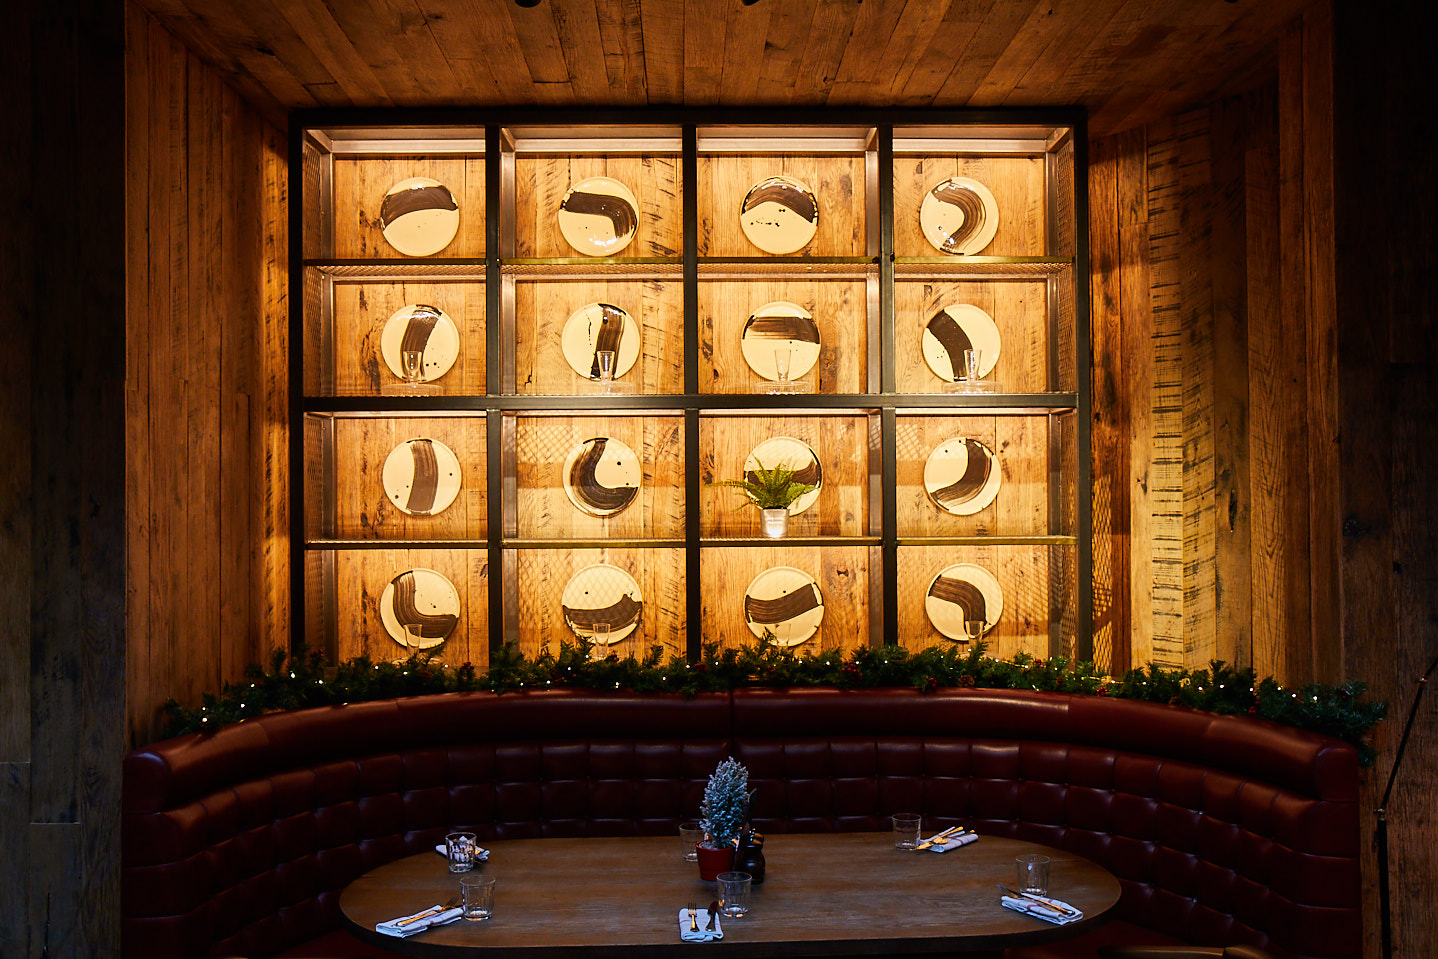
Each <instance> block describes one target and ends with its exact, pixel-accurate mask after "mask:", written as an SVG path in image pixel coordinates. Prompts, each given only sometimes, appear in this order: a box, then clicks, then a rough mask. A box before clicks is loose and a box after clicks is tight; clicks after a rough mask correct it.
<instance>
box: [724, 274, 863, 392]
mask: <svg viewBox="0 0 1438 959" xmlns="http://www.w3.org/2000/svg"><path fill="white" fill-rule="evenodd" d="M775 300H785V301H787V302H790V303H795V304H798V305H799V306H802V307H803V308H804V309H806V310H808V311H809V313H810V314H811V315H812V316H813V317H814V323H815V325H816V326H818V328H819V345H820V351H819V359H818V362H817V363H816V364H815V365H814V368H813V369H812V370H810V371H809V372H808V373H805V374H804V375H803V376H802V377H799V378H800V379H804V380H807V381H808V382H809V383H811V384H813V387H814V391H815V392H817V393H863V392H864V391H865V390H866V389H867V380H868V369H869V360H868V352H869V349H868V347H869V335H868V333H869V329H868V326H869V324H868V314H867V310H868V294H867V290H866V286H865V283H864V281H863V280H812V281H811V280H746V281H735V282H718V281H708V282H701V283H700V284H699V355H700V357H701V360H700V369H699V391H700V392H701V393H759V392H762V391H763V384H764V382H765V380H764V378H763V377H761V376H760V375H759V374H757V373H755V372H754V370H753V369H751V368H750V366H749V364H748V363H747V362H745V360H744V353H743V350H742V348H741V346H740V342H741V340H742V338H743V335H744V324H745V323H747V322H748V321H749V317H750V316H752V315H753V314H754V312H755V311H756V310H758V309H759V307H761V306H763V305H764V304H766V303H771V302H773V301H775Z"/></svg>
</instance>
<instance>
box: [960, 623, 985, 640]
mask: <svg viewBox="0 0 1438 959" xmlns="http://www.w3.org/2000/svg"><path fill="white" fill-rule="evenodd" d="M988 625H989V624H988V623H987V622H985V621H984V620H982V619H966V620H964V639H965V640H966V641H969V642H973V641H974V640H978V639H981V638H983V635H984V629H985V628H986V627H987V626H988Z"/></svg>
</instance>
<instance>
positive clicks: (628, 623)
mask: <svg viewBox="0 0 1438 959" xmlns="http://www.w3.org/2000/svg"><path fill="white" fill-rule="evenodd" d="M559 601H560V603H561V605H562V606H563V612H564V622H565V624H566V625H568V626H569V628H570V629H571V630H573V632H574V635H576V636H582V637H584V638H586V639H592V638H593V636H594V624H595V623H608V624H609V643H610V645H613V644H614V643H617V642H619V641H620V640H621V639H624V638H625V637H627V636H628V635H629V634H631V633H633V632H634V631H635V630H636V629H638V628H639V620H640V617H641V616H642V615H643V614H644V594H643V593H642V592H640V589H639V584H638V583H636V582H635V581H634V577H633V576H630V575H629V574H628V573H626V572H625V571H624V570H622V569H620V568H619V567H618V566H609V565H607V564H604V563H596V564H595V565H593V566H586V567H584V568H583V569H581V570H579V571H578V572H576V573H575V574H574V575H573V576H571V577H570V578H569V582H568V583H566V584H565V586H564V592H563V593H562V594H561V595H560V599H559Z"/></svg>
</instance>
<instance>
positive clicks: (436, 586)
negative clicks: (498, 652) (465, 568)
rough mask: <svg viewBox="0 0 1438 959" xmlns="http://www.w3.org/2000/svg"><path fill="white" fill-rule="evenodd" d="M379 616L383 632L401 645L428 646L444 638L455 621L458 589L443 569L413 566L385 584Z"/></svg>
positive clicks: (452, 630)
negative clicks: (435, 569)
mask: <svg viewBox="0 0 1438 959" xmlns="http://www.w3.org/2000/svg"><path fill="white" fill-rule="evenodd" d="M406 577H408V581H407V582H406ZM406 597H408V598H407V599H406ZM379 617H380V622H382V623H384V629H385V632H387V633H389V635H390V638H392V639H393V640H394V641H395V642H397V643H399V644H400V645H401V646H404V647H407V648H410V649H429V648H431V647H433V646H438V645H439V644H440V643H442V642H444V641H445V640H446V639H448V638H449V634H450V633H452V632H454V627H455V626H457V625H458V624H459V591H458V590H456V589H455V588H454V584H453V583H451V582H450V581H449V579H448V578H447V577H446V576H445V575H444V574H443V573H438V572H435V571H434V570H432V569H425V568H423V567H418V566H417V567H415V568H414V569H409V570H405V571H404V572H403V573H400V574H399V575H398V576H396V577H395V578H394V579H392V580H390V581H389V583H388V584H387V585H386V586H385V588H384V592H383V593H381V594H380V597H379ZM406 626H409V627H410V630H411V631H408V632H407V631H406V629H405V627H406ZM414 630H417V631H418V632H417V633H416V632H414Z"/></svg>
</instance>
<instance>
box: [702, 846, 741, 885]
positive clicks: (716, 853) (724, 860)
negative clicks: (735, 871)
mask: <svg viewBox="0 0 1438 959" xmlns="http://www.w3.org/2000/svg"><path fill="white" fill-rule="evenodd" d="M694 851H695V852H697V853H698V854H699V878H700V879H703V880H704V881H705V882H713V881H714V880H715V879H717V878H719V874H720V873H721V872H728V871H729V870H730V869H732V868H734V847H733V846H721V847H719V848H717V849H716V848H714V847H712V846H706V845H704V843H702V842H701V843H698V844H696V845H695V846H694Z"/></svg>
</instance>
